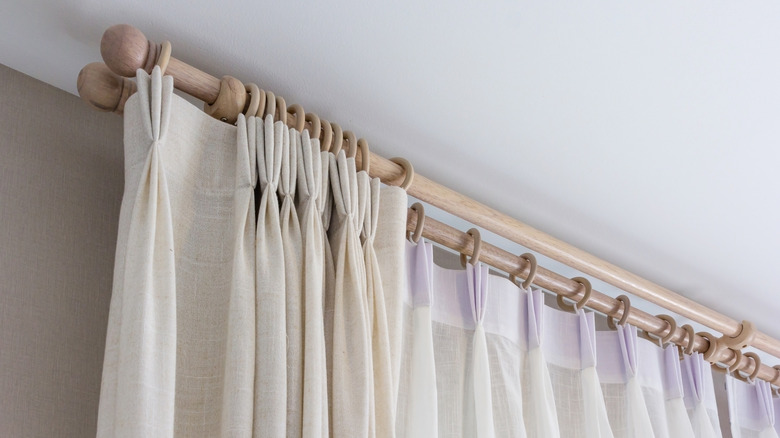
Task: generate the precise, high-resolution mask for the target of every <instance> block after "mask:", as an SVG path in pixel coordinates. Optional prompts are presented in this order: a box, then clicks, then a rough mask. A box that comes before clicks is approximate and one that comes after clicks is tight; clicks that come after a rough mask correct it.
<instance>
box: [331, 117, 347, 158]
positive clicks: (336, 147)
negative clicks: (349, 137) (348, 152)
mask: <svg viewBox="0 0 780 438" xmlns="http://www.w3.org/2000/svg"><path fill="white" fill-rule="evenodd" d="M330 126H331V127H332V128H333V144H332V145H331V148H330V151H331V152H332V153H333V155H338V154H339V152H341V146H342V145H343V144H344V131H342V130H341V126H339V124H338V123H331V124H330Z"/></svg>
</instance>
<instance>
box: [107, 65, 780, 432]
mask: <svg viewBox="0 0 780 438" xmlns="http://www.w3.org/2000/svg"><path fill="white" fill-rule="evenodd" d="M137 83H138V92H137V93H136V94H135V95H133V96H132V97H131V98H130V99H128V101H127V104H126V106H125V178H126V183H125V193H124V197H123V203H122V210H121V216H120V225H119V233H118V242H117V256H116V266H115V275H114V287H113V294H112V300H111V307H110V316H109V325H108V333H107V341H106V351H105V363H104V370H103V383H102V387H101V398H100V410H99V416H98V434H97V435H98V436H100V437H174V436H186V437H195V436H203V437H316V438H324V437H361V438H362V437H370V438H374V437H381V438H385V437H388V438H394V437H409V438H427V437H436V436H439V437H477V438H498V437H501V438H503V437H510V438H526V437H531V438H537V437H538V438H541V437H545V438H548V437H553V438H564V437H565V438H580V437H582V438H613V437H616V438H622V437H631V438H667V437H668V438H671V437H683V438H691V437H696V438H711V437H719V436H721V435H720V429H719V425H718V417H717V406H716V404H715V398H714V390H713V385H712V375H711V371H710V368H709V365H708V364H707V363H706V362H705V361H704V360H703V358H702V357H701V355H698V354H693V355H690V356H685V357H683V358H682V360H680V358H679V355H678V351H677V349H676V348H675V347H666V348H662V347H660V346H658V345H656V344H654V343H652V342H648V341H646V340H644V339H639V338H638V337H637V331H636V329H635V328H634V327H631V326H628V325H627V326H619V327H618V328H617V330H613V331H596V329H595V327H596V324H595V316H594V314H593V313H590V312H585V311H582V310H578V311H576V312H569V311H563V310H558V309H556V308H553V307H550V306H548V305H547V304H546V303H545V297H546V296H547V295H545V294H544V293H543V292H542V291H540V290H536V289H533V290H531V289H523V288H521V287H520V286H518V285H517V284H516V283H514V282H512V281H510V280H509V279H507V278H504V277H502V276H499V275H497V274H496V273H493V272H491V271H490V269H489V267H488V266H487V265H484V264H482V263H480V262H478V261H476V260H475V263H474V264H473V265H472V264H467V265H466V266H465V267H464V268H463V269H446V268H443V267H441V266H439V265H438V264H437V263H436V262H435V261H434V247H433V245H432V244H431V243H428V242H425V241H424V240H421V241H419V242H417V243H413V242H409V241H407V240H406V238H405V236H406V223H407V219H406V218H407V205H408V197H407V194H406V192H405V191H404V190H403V189H401V188H399V187H393V186H384V185H382V184H381V183H380V181H379V180H378V179H375V178H372V177H371V176H370V175H369V174H368V173H367V172H366V171H364V170H359V169H357V168H356V165H355V157H353V156H349V154H347V152H346V151H343V150H342V151H338V153H335V154H334V153H332V152H329V151H323V150H321V149H322V148H321V145H320V142H319V140H317V139H311V138H310V133H309V132H308V131H303V132H299V131H297V130H295V129H292V128H289V127H288V126H286V124H285V123H284V122H282V121H278V120H274V117H273V116H272V115H269V116H265V117H264V118H261V117H255V116H250V117H245V116H243V115H242V116H239V118H238V121H237V122H236V124H235V126H233V125H229V124H226V123H223V122H221V121H217V120H214V119H212V118H211V117H209V116H207V115H206V114H205V113H203V112H202V111H201V110H199V109H197V108H195V107H194V106H192V105H191V104H189V103H188V102H186V101H185V100H184V99H182V98H180V97H178V96H176V95H174V94H173V82H172V79H171V78H170V77H163V76H161V74H160V71H159V69H158V68H155V69H154V70H153V72H152V73H151V75H149V74H147V73H145V72H143V71H139V72H138V75H137ZM727 383H728V387H729V400H730V410H731V421H732V430H733V431H736V433H735V435H734V436H743V437H753V436H756V437H761V438H765V437H771V438H775V437H776V436H777V435H776V432H775V429H774V428H775V427H777V425H776V422H775V421H774V416H775V410H776V409H780V406H777V405H776V404H775V403H774V401H773V400H772V398H771V392H770V389H769V387H768V385H766V384H765V382H755V383H753V384H747V383H744V382H741V381H738V380H735V379H733V378H728V379H727ZM746 406H747V408H746ZM737 433H739V434H741V435H737Z"/></svg>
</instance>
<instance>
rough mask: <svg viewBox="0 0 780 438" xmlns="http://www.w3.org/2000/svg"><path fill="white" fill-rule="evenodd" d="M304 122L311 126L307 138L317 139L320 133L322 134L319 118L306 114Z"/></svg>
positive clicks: (315, 115)
mask: <svg viewBox="0 0 780 438" xmlns="http://www.w3.org/2000/svg"><path fill="white" fill-rule="evenodd" d="M304 120H305V121H306V122H309V123H310V124H311V130H310V131H309V137H311V138H317V139H319V138H320V133H322V124H321V123H320V118H319V117H318V116H317V114H314V113H306V116H305V118H304Z"/></svg>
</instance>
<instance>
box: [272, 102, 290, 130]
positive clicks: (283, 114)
mask: <svg viewBox="0 0 780 438" xmlns="http://www.w3.org/2000/svg"><path fill="white" fill-rule="evenodd" d="M276 108H277V109H278V111H279V121H280V122H282V123H284V124H285V125H286V124H287V103H286V102H285V101H284V97H282V96H276ZM274 118H276V114H274Z"/></svg>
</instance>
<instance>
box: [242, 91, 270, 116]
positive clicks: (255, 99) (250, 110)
mask: <svg viewBox="0 0 780 438" xmlns="http://www.w3.org/2000/svg"><path fill="white" fill-rule="evenodd" d="M244 89H246V92H247V93H249V104H248V105H247V107H246V108H244V115H246V116H247V117H250V116H254V115H255V114H257V110H258V109H260V100H261V99H260V96H261V95H262V100H265V92H263V93H262V94H261V91H262V90H260V87H258V86H257V85H255V84H244ZM263 105H265V102H263Z"/></svg>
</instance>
